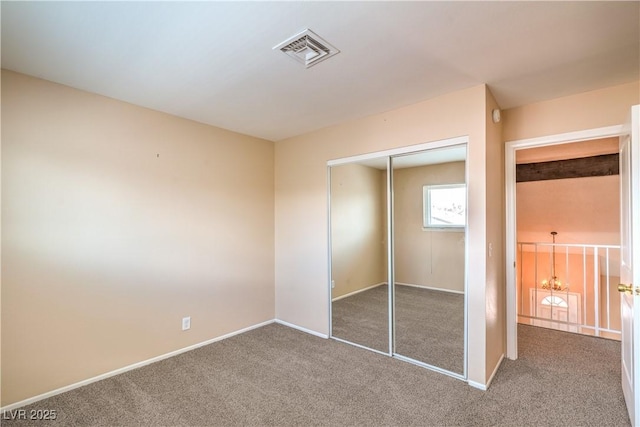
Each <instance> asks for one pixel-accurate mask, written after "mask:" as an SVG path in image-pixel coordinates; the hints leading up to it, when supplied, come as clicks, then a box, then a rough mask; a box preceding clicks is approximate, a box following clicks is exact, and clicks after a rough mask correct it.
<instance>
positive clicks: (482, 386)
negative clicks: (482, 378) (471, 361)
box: [467, 380, 487, 391]
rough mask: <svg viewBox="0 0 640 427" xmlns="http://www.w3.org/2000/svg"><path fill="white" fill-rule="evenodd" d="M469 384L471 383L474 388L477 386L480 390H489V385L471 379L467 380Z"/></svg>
mask: <svg viewBox="0 0 640 427" xmlns="http://www.w3.org/2000/svg"><path fill="white" fill-rule="evenodd" d="M467 384H469V385H470V386H471V387H473V388H477V389H478V390H482V391H487V386H486V385H485V384H482V383H479V382H476V381H471V380H469V381H467Z"/></svg>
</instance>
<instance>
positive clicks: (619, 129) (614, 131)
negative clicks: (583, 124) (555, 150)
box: [505, 125, 624, 148]
mask: <svg viewBox="0 0 640 427" xmlns="http://www.w3.org/2000/svg"><path fill="white" fill-rule="evenodd" d="M623 133H624V125H615V126H605V127H601V128H595V129H587V130H579V131H575V132H566V133H559V134H556V135H546V136H540V137H536V138H527V139H517V140H513V141H506V142H505V144H506V146H507V148H511V147H513V148H530V147H543V146H545V145H556V144H565V143H570V142H581V141H589V140H592V139H600V138H609V137H617V136H620V135H622V134H623Z"/></svg>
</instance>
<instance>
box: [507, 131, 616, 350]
mask: <svg viewBox="0 0 640 427" xmlns="http://www.w3.org/2000/svg"><path fill="white" fill-rule="evenodd" d="M623 133H624V126H623V125H616V126H607V127H601V128H595V129H588V130H582V131H576V132H568V133H561V134H557V135H548V136H542V137H538V138H529V139H520V140H515V141H507V142H505V153H504V154H505V155H504V158H505V191H506V195H505V196H506V198H505V205H506V210H507V212H506V228H507V229H506V263H505V266H506V279H507V282H506V284H507V298H506V304H507V307H506V308H507V310H506V312H507V322H506V323H507V357H508V358H509V359H511V360H515V359H517V358H518V334H517V324H518V314H517V306H516V303H517V299H516V298H517V295H516V294H517V290H516V247H517V244H516V230H517V228H516V151H517V150H522V149H524V148H533V147H544V146H548V145H557V144H567V143H570V142H581V141H589V140H593V139H601V138H609V137H619V136H621V135H622V134H623Z"/></svg>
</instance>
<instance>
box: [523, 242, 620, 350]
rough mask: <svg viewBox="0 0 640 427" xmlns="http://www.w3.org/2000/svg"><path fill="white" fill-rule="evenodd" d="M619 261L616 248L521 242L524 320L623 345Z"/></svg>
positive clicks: (528, 322) (612, 246) (617, 247)
mask: <svg viewBox="0 0 640 427" xmlns="http://www.w3.org/2000/svg"><path fill="white" fill-rule="evenodd" d="M554 260H555V264H554ZM619 260H620V246H616V245H590V244H554V243H537V242H518V262H517V292H518V295H517V298H518V321H519V322H521V323H527V324H533V325H538V326H544V327H549V328H553V329H559V330H565V331H570V332H577V333H581V334H586V335H595V336H601V337H605V338H612V339H618V340H619V339H620V296H619V294H618V292H617V283H618V281H619V280H618V279H619V265H620V261H619ZM552 276H557V278H558V281H559V282H560V283H561V284H562V285H561V288H556V289H545V288H544V287H543V283H542V282H543V280H547V282H549V281H550V279H551V277H552Z"/></svg>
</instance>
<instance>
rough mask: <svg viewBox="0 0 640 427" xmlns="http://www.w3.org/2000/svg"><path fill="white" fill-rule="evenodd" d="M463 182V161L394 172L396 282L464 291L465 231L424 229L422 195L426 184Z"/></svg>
mask: <svg viewBox="0 0 640 427" xmlns="http://www.w3.org/2000/svg"><path fill="white" fill-rule="evenodd" d="M464 182H465V163H464V162H452V163H442V164H437V165H428V166H420V167H412V168H403V169H395V170H394V171H393V202H394V222H395V227H394V249H395V256H394V263H395V280H396V282H399V283H406V284H411V285H419V286H428V287H433V288H440V289H447V290H453V291H460V292H463V291H464V273H465V270H464V262H465V247H464V246H465V235H464V229H425V228H424V224H423V196H422V195H423V190H422V188H423V186H425V185H437V184H463V183H464Z"/></svg>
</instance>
